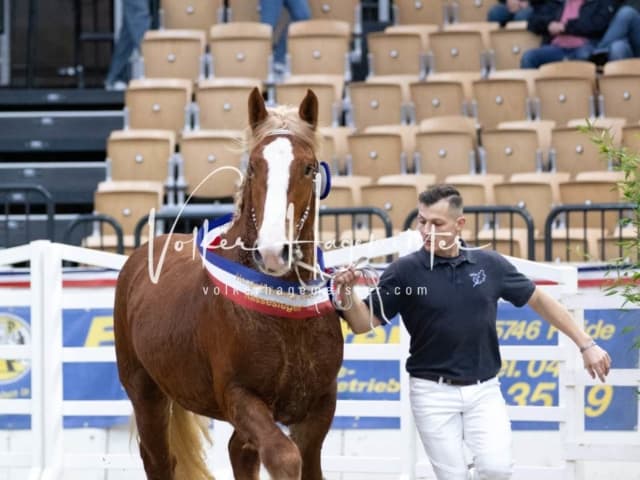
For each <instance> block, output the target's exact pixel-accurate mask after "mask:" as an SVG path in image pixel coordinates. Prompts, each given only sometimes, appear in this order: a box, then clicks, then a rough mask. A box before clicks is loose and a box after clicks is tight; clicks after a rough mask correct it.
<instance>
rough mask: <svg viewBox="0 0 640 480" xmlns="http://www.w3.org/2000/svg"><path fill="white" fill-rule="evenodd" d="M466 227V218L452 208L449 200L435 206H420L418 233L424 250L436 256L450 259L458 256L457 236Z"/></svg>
mask: <svg viewBox="0 0 640 480" xmlns="http://www.w3.org/2000/svg"><path fill="white" fill-rule="evenodd" d="M463 225H464V217H463V216H461V215H460V216H458V215H457V211H456V210H455V209H452V208H450V206H449V201H448V200H447V199H442V200H439V201H438V202H436V203H434V204H433V205H430V206H426V205H424V204H423V203H419V204H418V231H419V232H420V234H421V235H422V240H423V241H424V248H425V249H426V250H428V251H433V253H435V254H436V255H439V256H443V257H449V256H452V255H457V254H458V248H457V238H456V237H457V236H459V235H460V231H461V230H462V227H463Z"/></svg>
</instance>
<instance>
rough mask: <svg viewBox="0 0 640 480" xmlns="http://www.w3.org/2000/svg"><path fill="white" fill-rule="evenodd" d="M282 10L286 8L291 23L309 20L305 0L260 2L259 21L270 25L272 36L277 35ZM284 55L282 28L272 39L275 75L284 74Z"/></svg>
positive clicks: (284, 33) (307, 4)
mask: <svg viewBox="0 0 640 480" xmlns="http://www.w3.org/2000/svg"><path fill="white" fill-rule="evenodd" d="M283 8H286V9H287V11H288V12H289V19H290V21H292V22H299V21H301V20H309V19H310V18H311V9H310V8H309V3H308V2H307V0H260V21H261V22H262V23H268V24H269V25H271V27H272V28H273V34H274V36H275V35H278V32H277V29H276V27H277V25H278V21H279V20H280V15H281V14H282V12H283ZM286 55H287V28H284V30H283V31H282V32H281V33H280V35H279V36H278V37H277V38H275V37H274V47H273V62H274V66H273V68H274V71H275V73H277V74H282V73H284V71H285V69H286V67H285V59H286Z"/></svg>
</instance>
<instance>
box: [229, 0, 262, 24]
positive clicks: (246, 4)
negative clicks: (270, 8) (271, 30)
mask: <svg viewBox="0 0 640 480" xmlns="http://www.w3.org/2000/svg"><path fill="white" fill-rule="evenodd" d="M227 5H228V7H227V16H228V18H229V20H228V21H229V22H259V21H260V1H259V0H227Z"/></svg>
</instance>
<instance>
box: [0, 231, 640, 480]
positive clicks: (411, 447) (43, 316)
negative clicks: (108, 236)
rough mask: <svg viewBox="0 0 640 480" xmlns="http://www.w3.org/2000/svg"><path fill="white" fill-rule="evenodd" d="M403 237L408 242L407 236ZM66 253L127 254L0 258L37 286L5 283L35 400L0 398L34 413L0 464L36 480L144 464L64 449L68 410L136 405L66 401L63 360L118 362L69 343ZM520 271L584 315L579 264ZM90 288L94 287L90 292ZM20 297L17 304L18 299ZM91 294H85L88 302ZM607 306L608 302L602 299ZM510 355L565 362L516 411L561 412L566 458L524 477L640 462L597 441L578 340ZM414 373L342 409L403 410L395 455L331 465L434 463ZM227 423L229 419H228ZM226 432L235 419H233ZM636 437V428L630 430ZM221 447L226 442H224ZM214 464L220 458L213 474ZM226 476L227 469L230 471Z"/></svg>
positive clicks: (62, 249)
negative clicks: (590, 431)
mask: <svg viewBox="0 0 640 480" xmlns="http://www.w3.org/2000/svg"><path fill="white" fill-rule="evenodd" d="M399 240H401V241H399ZM414 240H415V239H413V238H412V237H411V236H410V235H409V234H406V233H405V234H402V235H401V236H400V237H397V238H396V239H395V241H390V240H388V239H387V240H382V241H378V243H376V244H375V245H373V244H368V245H365V246H361V247H358V248H357V249H355V250H351V249H349V250H341V251H335V252H329V253H327V254H326V255H325V261H326V263H327V265H329V266H331V265H337V264H341V263H344V262H346V261H349V260H353V259H357V258H359V257H360V256H363V255H368V256H370V257H378V256H380V255H384V254H387V253H394V252H400V254H403V253H407V252H408V251H411V250H412V249H414V248H415V241H414ZM64 260H68V261H73V262H79V263H82V264H86V265H92V266H98V267H102V268H109V269H114V270H119V269H120V268H121V267H122V265H123V263H124V261H125V257H123V256H120V255H115V254H110V253H104V252H97V251H94V250H87V249H82V248H78V247H73V246H68V245H62V244H55V243H50V242H48V241H36V242H33V243H31V244H30V245H26V246H21V247H16V248H11V249H7V250H0V265H12V264H16V263H20V262H24V261H29V262H30V288H29V290H28V293H27V292H22V293H20V292H15V291H11V292H4V291H2V289H0V307H1V306H4V305H9V306H10V305H16V304H23V305H24V304H26V305H30V306H31V343H30V344H29V345H25V346H8V345H7V346H0V358H7V359H15V358H18V359H28V360H29V361H30V364H31V399H30V400H11V399H0V414H28V415H31V435H32V441H31V445H30V447H31V448H30V452H28V453H20V452H18V453H15V452H0V468H4V467H23V468H25V469H27V471H28V472H29V473H28V476H27V477H25V478H28V480H61V479H62V478H64V472H65V471H67V470H77V469H105V470H112V469H119V470H122V469H135V470H139V469H141V462H140V459H139V457H138V456H137V453H136V454H109V453H101V454H76V453H70V452H69V451H68V449H66V448H65V442H64V438H63V416H69V415H70V416H74V415H75V416H78V415H80V416H86V415H100V416H121V415H129V414H130V413H131V410H132V409H131V405H130V403H129V402H128V401H122V400H120V401H67V400H63V376H62V365H63V363H64V362H67V363H68V362H113V361H115V353H114V350H113V348H111V347H92V348H84V347H63V342H62V309H63V307H64V306H66V305H68V304H72V305H75V304H76V302H78V301H80V300H79V299H76V298H70V296H69V294H68V292H65V290H64V289H63V282H62V262H63V261H64ZM514 262H516V263H517V264H518V267H519V269H520V270H522V271H524V272H525V273H527V274H529V275H530V276H532V277H534V278H545V279H547V280H552V281H554V282H556V286H554V287H551V288H550V291H551V292H552V293H553V294H554V295H555V296H556V297H557V298H559V299H560V300H561V301H564V302H565V303H566V304H567V305H569V306H570V307H571V308H572V310H573V311H574V313H575V315H576V319H577V320H578V321H583V315H582V313H583V309H584V308H587V305H585V299H583V298H580V297H579V296H577V295H576V294H577V273H576V269H575V268H570V267H560V266H549V265H541V264H535V263H532V262H527V261H521V260H514ZM84 296H85V297H86V294H85V295H84ZM96 298H97V299H98V300H96V301H97V302H98V304H97V305H96V306H99V307H104V306H107V305H105V304H104V303H105V302H112V300H113V292H112V291H111V292H110V293H109V294H107V295H105V294H104V292H102V293H100V294H99V295H96ZM16 302H17V303H16ZM87 302H89V303H91V302H92V300H91V299H87V298H84V299H83V300H82V302H81V303H83V304H84V305H86V304H87ZM599 306H600V307H601V305H600V304H599ZM408 350H409V348H408V335H407V334H406V332H405V331H404V330H402V331H401V334H400V343H399V344H390V345H365V344H348V345H345V359H348V360H366V359H376V360H381V359H386V360H399V361H400V362H402V363H401V365H402V364H403V361H404V359H405V357H406V355H407V352H408ZM502 355H503V358H504V359H506V360H510V359H513V360H557V361H558V362H559V364H560V374H559V402H558V406H554V407H533V406H525V407H509V413H510V415H511V418H512V419H513V420H530V421H557V422H559V424H560V432H559V435H560V436H561V438H562V443H563V446H564V451H565V454H564V460H563V462H562V464H560V465H558V466H556V467H548V466H541V465H531V466H517V467H516V473H515V476H514V479H516V480H530V479H531V480H532V479H536V480H538V479H541V478H544V479H545V480H554V479H558V480H575V479H576V478H577V477H576V471H577V469H576V464H577V462H579V461H581V460H585V459H588V460H595V459H600V460H616V461H638V459H640V439H638V438H637V437H638V435H637V433H636V436H635V440H631V441H629V440H628V439H627V437H625V440H623V441H622V442H611V443H610V444H603V443H602V442H600V443H598V441H597V439H596V438H595V437H594V436H589V435H587V434H586V433H585V430H584V416H583V412H584V386H586V385H591V384H593V382H592V381H591V380H590V379H588V378H587V377H586V376H585V374H584V372H583V371H582V366H581V365H580V364H579V363H578V360H579V357H578V355H577V353H576V350H575V347H573V346H569V345H568V343H567V340H566V339H564V338H563V337H562V336H560V340H559V345H558V346H552V347H549V346H522V347H520V346H517V347H514V346H509V347H502ZM408 383H409V382H408V378H407V374H406V372H405V370H404V368H402V367H401V368H400V400H399V401H360V400H358V401H355V400H340V401H339V402H338V407H337V412H336V414H337V415H340V416H363V413H364V412H366V415H367V416H375V417H396V418H397V417H399V418H400V424H401V429H400V438H401V442H402V448H400V449H396V450H395V451H399V452H401V453H400V454H399V455H396V456H389V457H386V458H385V457H382V456H378V455H375V456H374V455H371V456H328V455H327V456H324V457H323V466H324V468H325V470H326V471H328V472H362V473H366V472H369V473H377V474H393V475H394V477H395V478H398V479H414V478H416V476H420V475H424V474H426V473H425V472H427V471H428V470H429V467H428V466H427V465H425V463H424V461H423V462H419V461H417V458H418V456H419V452H420V451H421V446H420V445H419V444H417V443H416V433H415V426H414V424H413V420H412V418H411V410H410V407H409V395H408ZM609 383H610V384H613V385H626V386H635V387H638V386H640V371H639V370H638V369H619V370H615V369H614V370H613V371H612V373H611V376H610V378H609ZM220 427H221V428H220V431H223V432H224V431H225V427H222V425H220ZM227 433H228V428H227ZM629 438H633V437H629ZM217 445H218V446H217V447H216V448H222V449H224V448H226V446H225V444H224V443H223V442H220V441H218V442H217ZM215 473H216V471H215V466H214V474H215ZM219 478H225V477H224V475H223V476H220V477H219Z"/></svg>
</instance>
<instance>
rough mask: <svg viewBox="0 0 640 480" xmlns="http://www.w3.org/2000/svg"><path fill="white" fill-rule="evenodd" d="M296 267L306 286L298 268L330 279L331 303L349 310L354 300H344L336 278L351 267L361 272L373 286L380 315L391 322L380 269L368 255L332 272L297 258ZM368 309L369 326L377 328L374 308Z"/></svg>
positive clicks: (365, 281) (338, 308) (368, 285)
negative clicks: (335, 281) (379, 280)
mask: <svg viewBox="0 0 640 480" xmlns="http://www.w3.org/2000/svg"><path fill="white" fill-rule="evenodd" d="M294 267H295V272H296V275H297V276H298V282H300V284H301V285H302V286H304V287H306V286H307V284H306V283H305V282H304V280H302V278H301V276H300V271H299V269H298V268H303V269H304V270H307V271H309V272H314V273H316V274H318V275H320V276H321V277H322V278H323V279H325V280H329V282H328V288H329V291H330V292H331V295H330V299H331V304H332V305H333V308H335V309H336V310H338V311H345V310H349V309H350V308H351V307H352V306H353V300H352V299H349V301H348V302H346V303H343V302H342V300H341V295H340V288H341V286H336V285H335V284H334V278H335V277H336V276H337V275H339V274H340V273H342V272H346V271H347V270H349V269H353V270H354V271H357V272H360V274H361V276H362V278H363V279H364V283H365V285H366V286H367V287H369V288H372V292H373V295H375V298H376V300H377V301H378V304H379V305H380V315H381V317H382V319H383V320H384V321H385V322H386V323H389V322H390V320H389V318H387V315H386V313H385V311H384V303H383V302H382V295H381V294H380V289H379V288H378V278H379V275H378V271H377V270H376V269H375V268H374V267H373V266H371V264H369V263H368V258H367V257H360V258H359V259H358V260H357V261H356V262H354V263H352V264H351V265H349V266H346V267H341V268H338V269H336V270H335V271H334V272H333V273H331V274H329V273H326V272H324V271H322V270H321V269H319V268H318V267H317V266H312V265H309V264H308V263H306V262H303V261H302V260H297V261H296V262H295V263H294ZM368 310H369V327H370V328H371V330H373V329H374V328H375V326H374V325H373V309H372V308H369V309H368Z"/></svg>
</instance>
